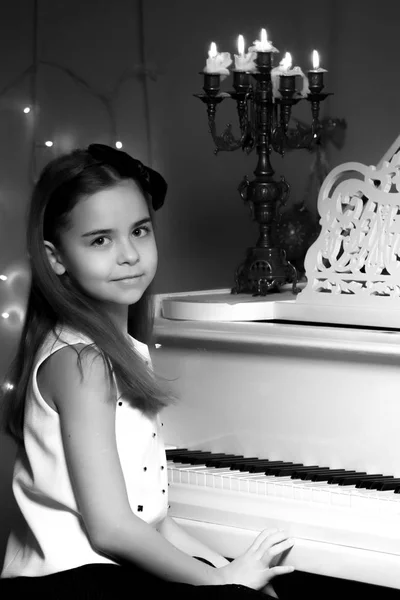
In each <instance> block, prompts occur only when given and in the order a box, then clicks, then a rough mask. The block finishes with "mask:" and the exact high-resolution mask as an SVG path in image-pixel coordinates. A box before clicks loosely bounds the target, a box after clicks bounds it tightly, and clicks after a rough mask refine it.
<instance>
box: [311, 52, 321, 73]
mask: <svg viewBox="0 0 400 600" xmlns="http://www.w3.org/2000/svg"><path fill="white" fill-rule="evenodd" d="M312 62H313V69H319V54H318V52H317V51H316V50H313V53H312Z"/></svg>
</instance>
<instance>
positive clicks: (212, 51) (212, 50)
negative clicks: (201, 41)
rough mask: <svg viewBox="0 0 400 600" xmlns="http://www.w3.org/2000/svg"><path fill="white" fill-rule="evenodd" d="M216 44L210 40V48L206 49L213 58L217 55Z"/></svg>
mask: <svg viewBox="0 0 400 600" xmlns="http://www.w3.org/2000/svg"><path fill="white" fill-rule="evenodd" d="M217 54H218V52H217V44H216V43H215V42H211V44H210V49H209V51H208V56H209V57H210V58H215V57H216V56H217Z"/></svg>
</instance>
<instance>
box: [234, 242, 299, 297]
mask: <svg viewBox="0 0 400 600" xmlns="http://www.w3.org/2000/svg"><path fill="white" fill-rule="evenodd" d="M286 283H291V284H292V291H293V293H294V294H297V293H298V292H299V291H300V289H299V288H298V287H297V285H296V284H297V271H296V269H295V267H294V266H293V265H292V264H291V263H290V262H289V261H288V260H286V253H285V251H284V250H282V249H281V248H274V247H269V248H260V247H257V246H255V247H253V248H248V249H247V255H246V258H245V260H244V261H243V262H242V263H241V264H240V265H239V266H238V268H237V269H236V273H235V285H234V287H233V288H232V290H231V292H232V294H252V295H253V296H266V295H267V294H269V293H271V292H277V291H279V289H280V288H281V287H282V286H283V285H285V284H286Z"/></svg>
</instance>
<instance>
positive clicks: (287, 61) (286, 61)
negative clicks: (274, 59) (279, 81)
mask: <svg viewBox="0 0 400 600" xmlns="http://www.w3.org/2000/svg"><path fill="white" fill-rule="evenodd" d="M291 66H292V55H291V54H290V52H286V54H285V56H284V57H283V58H282V60H281V67H282V69H285V71H288V70H289V69H290V68H291Z"/></svg>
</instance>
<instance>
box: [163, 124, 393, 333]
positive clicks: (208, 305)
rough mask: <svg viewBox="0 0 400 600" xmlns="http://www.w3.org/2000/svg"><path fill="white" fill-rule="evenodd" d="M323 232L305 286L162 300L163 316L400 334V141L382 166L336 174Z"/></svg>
mask: <svg viewBox="0 0 400 600" xmlns="http://www.w3.org/2000/svg"><path fill="white" fill-rule="evenodd" d="M318 212H319V214H320V224H321V232H320V234H319V237H318V239H317V240H316V241H315V242H314V243H313V244H312V245H311V246H310V248H309V249H308V252H307V255H306V258H305V263H304V264H305V269H306V282H304V283H302V284H301V283H300V285H299V287H301V288H302V289H301V292H300V293H299V294H298V295H297V296H295V295H293V293H292V291H291V289H292V286H291V284H290V285H286V286H283V287H282V290H281V292H279V293H272V294H269V295H267V296H262V297H261V296H257V297H253V296H251V295H249V294H235V295H232V294H231V293H230V290H229V289H220V290H203V291H197V292H186V293H181V294H166V295H160V296H159V297H158V308H159V311H158V316H161V317H163V318H166V319H177V320H188V321H190V320H194V321H271V320H272V321H275V320H279V321H290V322H313V323H324V324H327V323H329V324H333V325H345V326H346V325H347V326H361V327H377V328H383V329H387V328H389V329H400V136H399V137H398V138H397V140H396V141H395V142H394V143H393V144H392V145H391V147H390V148H389V150H388V151H387V152H386V153H385V155H384V157H383V158H382V160H381V161H380V162H379V164H378V166H365V165H363V164H361V163H356V162H349V163H345V164H343V165H341V166H339V167H336V168H335V169H333V170H332V171H331V172H330V173H329V175H328V176H327V177H326V179H325V181H324V182H323V184H322V186H321V189H320V192H319V196H318Z"/></svg>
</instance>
